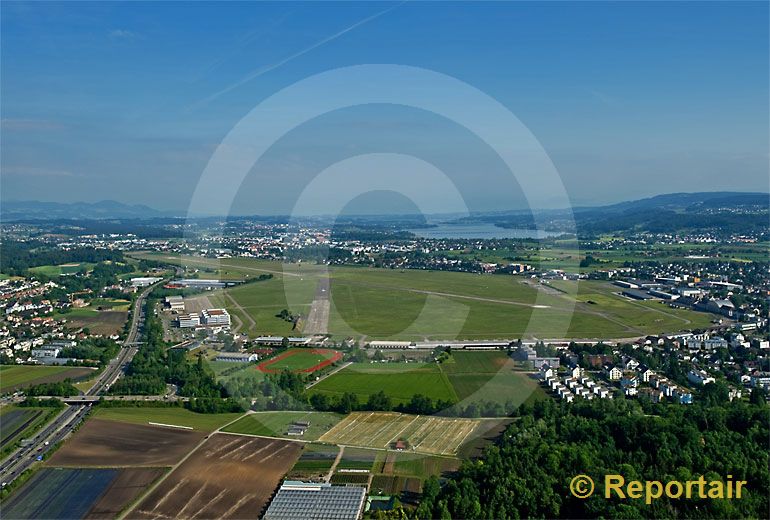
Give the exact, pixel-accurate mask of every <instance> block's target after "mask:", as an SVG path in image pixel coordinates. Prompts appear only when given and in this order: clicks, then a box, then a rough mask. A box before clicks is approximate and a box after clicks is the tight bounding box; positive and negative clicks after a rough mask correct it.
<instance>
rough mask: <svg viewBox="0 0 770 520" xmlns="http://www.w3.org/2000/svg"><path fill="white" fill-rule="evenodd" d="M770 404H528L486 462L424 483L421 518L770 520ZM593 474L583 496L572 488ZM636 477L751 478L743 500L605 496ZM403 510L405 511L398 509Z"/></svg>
mask: <svg viewBox="0 0 770 520" xmlns="http://www.w3.org/2000/svg"><path fill="white" fill-rule="evenodd" d="M768 417H769V416H768V407H767V405H766V404H764V403H760V402H758V401H756V402H752V403H746V402H733V403H724V404H722V405H716V404H714V403H713V402H712V403H708V404H695V405H692V406H670V405H652V404H649V403H639V402H635V401H630V400H624V399H616V400H604V399H602V400H595V401H585V402H580V403H574V404H569V405H567V404H561V403H556V402H555V401H551V400H547V401H541V402H537V403H536V404H535V405H533V406H528V405H523V406H522V407H521V410H520V412H519V417H518V418H517V420H516V421H515V422H514V423H513V424H512V425H511V426H510V427H509V428H508V429H507V430H506V432H505V433H504V435H503V436H502V439H501V440H500V441H499V442H498V443H497V444H495V445H493V446H490V447H488V448H487V449H486V451H485V453H484V455H483V457H481V458H480V459H478V460H475V461H467V462H466V463H464V464H463V466H462V467H461V469H460V470H459V472H458V473H457V474H456V475H454V476H453V477H452V478H450V479H448V480H447V481H446V483H445V484H444V485H443V486H439V485H438V483H437V482H436V481H434V482H428V483H427V484H426V486H425V489H424V493H423V497H422V500H421V503H420V505H419V507H418V508H417V509H416V510H415V511H414V513H413V516H414V517H415V518H421V519H427V518H527V517H536V518H543V517H545V518H599V517H604V518H642V517H644V518H768V517H769V516H770V515H768V502H767V497H768V496H770V474H769V473H768V442H767V440H768V438H769V437H768V436H769V435H770V428H769V426H768ZM579 474H585V475H588V476H590V477H591V478H592V479H593V480H594V482H596V483H597V484H596V485H597V492H595V493H594V494H593V495H592V496H591V497H590V498H588V499H585V500H581V499H577V498H575V497H573V496H572V495H571V494H570V491H569V483H570V481H571V479H572V478H573V477H575V476H576V475H579ZM607 474H619V475H623V476H624V477H625V479H626V481H629V480H659V481H664V482H665V481H669V480H679V481H687V480H697V479H698V477H699V476H700V475H704V476H705V478H706V479H707V480H723V481H724V480H726V479H727V478H728V475H732V479H734V480H745V481H747V482H748V484H747V491H746V492H745V493H744V496H743V498H741V499H740V500H735V499H734V500H726V499H724V500H712V499H687V500H685V499H667V498H662V499H659V500H656V501H653V502H652V504H650V505H646V504H645V502H644V500H643V499H636V500H631V499H626V500H621V499H618V498H613V499H605V498H604V496H603V492H602V491H603V490H602V489H601V487H602V485H603V481H604V480H603V479H604V475H607ZM396 514H398V512H396Z"/></svg>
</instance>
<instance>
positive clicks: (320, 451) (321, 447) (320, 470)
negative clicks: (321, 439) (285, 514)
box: [286, 444, 340, 480]
mask: <svg viewBox="0 0 770 520" xmlns="http://www.w3.org/2000/svg"><path fill="white" fill-rule="evenodd" d="M339 452H340V448H338V447H337V446H330V445H328V444H304V445H303V446H302V454H301V455H300V456H299V459H298V460H297V462H296V463H295V464H294V466H293V467H292V468H291V471H289V473H288V474H287V475H286V477H287V478H289V479H294V480H303V479H322V478H324V477H326V474H327V473H329V471H330V470H331V469H332V466H333V465H334V461H335V460H337V455H338V454H339Z"/></svg>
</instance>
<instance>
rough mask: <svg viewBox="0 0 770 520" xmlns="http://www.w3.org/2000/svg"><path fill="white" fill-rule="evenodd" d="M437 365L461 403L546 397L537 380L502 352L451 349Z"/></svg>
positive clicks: (520, 400) (503, 402)
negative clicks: (522, 370) (515, 365)
mask: <svg viewBox="0 0 770 520" xmlns="http://www.w3.org/2000/svg"><path fill="white" fill-rule="evenodd" d="M440 366H441V370H442V371H444V372H445V373H446V374H447V377H448V379H449V382H450V383H451V384H452V387H453V388H454V390H455V392H456V393H457V397H458V399H459V400H460V401H461V403H462V404H463V405H468V404H470V403H472V402H475V403H481V402H483V401H489V402H494V403H500V404H506V403H508V402H511V403H513V404H514V405H516V406H518V405H520V404H521V403H523V402H525V401H527V400H538V399H546V398H547V396H546V394H545V392H544V391H543V389H542V388H541V387H540V385H539V384H538V383H537V381H535V380H534V379H533V378H532V377H530V376H529V375H528V374H525V373H522V372H518V371H515V370H514V361H513V360H512V359H511V358H510V357H509V356H508V355H507V354H506V353H505V352H500V351H494V352H463V351H454V352H452V357H451V358H450V360H449V361H445V362H444V363H442V364H441V365H440Z"/></svg>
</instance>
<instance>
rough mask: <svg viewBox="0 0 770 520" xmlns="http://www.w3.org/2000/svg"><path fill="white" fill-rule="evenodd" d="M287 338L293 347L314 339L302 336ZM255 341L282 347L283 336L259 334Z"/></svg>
mask: <svg viewBox="0 0 770 520" xmlns="http://www.w3.org/2000/svg"><path fill="white" fill-rule="evenodd" d="M286 339H287V341H288V342H289V345H291V346H293V347H302V346H305V345H308V344H309V343H310V342H311V341H312V338H302V337H289V338H286ZM254 342H255V343H257V344H258V345H271V346H276V347H280V346H281V345H282V344H283V336H259V337H257V338H255V339H254Z"/></svg>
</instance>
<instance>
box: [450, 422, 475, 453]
mask: <svg viewBox="0 0 770 520" xmlns="http://www.w3.org/2000/svg"><path fill="white" fill-rule="evenodd" d="M479 426H481V423H475V424H473V427H472V428H471V429H470V430H468V433H466V434H465V435H463V438H462V440H460V442H459V443H457V446H456V447H455V449H454V450H452V453H457V451H458V450H459V449H460V446H462V445H463V444H464V443H465V439H467V438H468V436H469V435H470V434H471V433H473V431H474V430H476V428H478V427H479Z"/></svg>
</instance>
